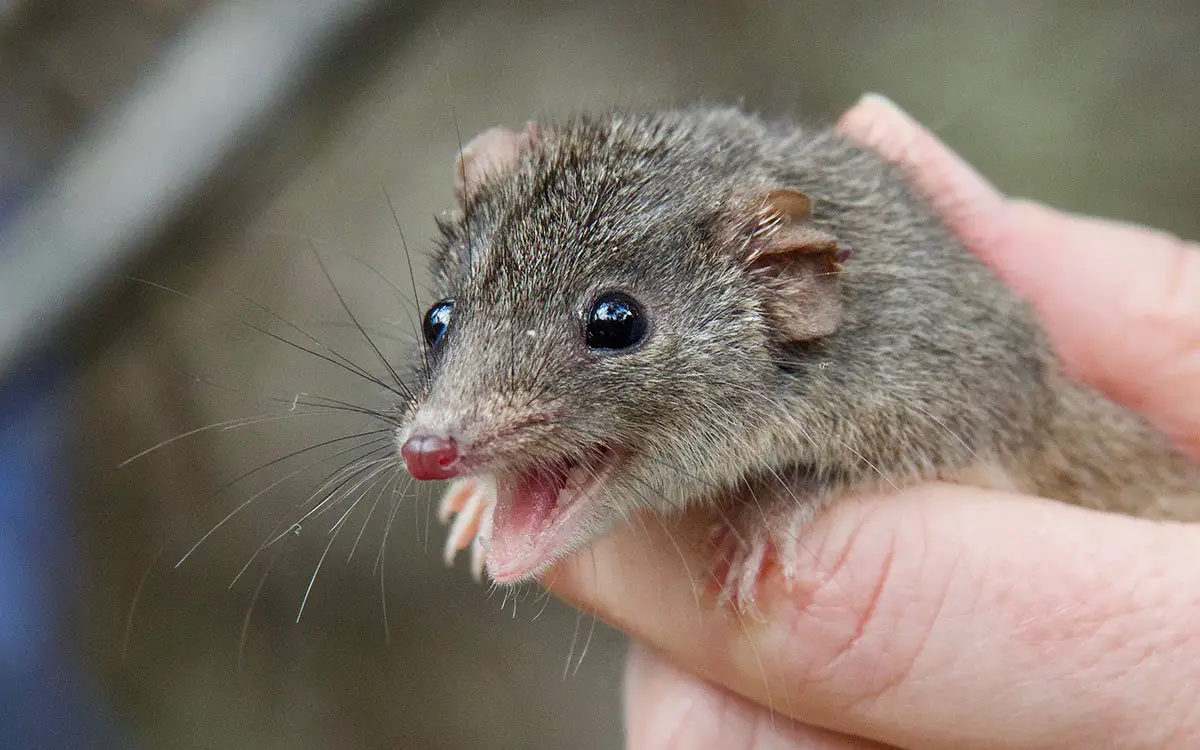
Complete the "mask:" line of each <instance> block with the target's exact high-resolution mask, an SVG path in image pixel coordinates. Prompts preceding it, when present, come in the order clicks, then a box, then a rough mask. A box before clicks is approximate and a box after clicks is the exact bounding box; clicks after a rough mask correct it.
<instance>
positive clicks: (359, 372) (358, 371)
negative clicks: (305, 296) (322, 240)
mask: <svg viewBox="0 0 1200 750" xmlns="http://www.w3.org/2000/svg"><path fill="white" fill-rule="evenodd" d="M125 278H126V279H128V280H129V281H133V282H136V283H139V284H145V285H146V286H150V287H153V288H155V289H158V290H161V291H164V292H167V293H169V294H174V295H177V296H179V297H182V298H183V299H186V300H188V301H190V302H193V303H195V304H197V305H200V306H202V307H204V308H206V309H208V310H209V311H211V312H213V313H217V310H216V308H214V307H213V306H212V305H210V304H209V303H207V302H205V301H203V300H201V299H200V298H198V297H195V296H193V295H190V294H185V293H183V292H181V291H179V290H177V289H172V288H171V287H169V286H166V285H164V284H159V283H156V282H153V281H149V280H147V279H140V278H138V277H136V276H126V277H125ZM225 318H226V320H230V321H232V322H235V323H240V324H241V325H244V326H246V327H248V328H250V329H252V330H255V331H258V332H259V333H261V334H263V335H264V336H268V337H270V338H272V339H274V340H276V341H278V342H280V343H282V344H286V345H287V346H290V347H292V348H294V349H298V350H299V351H302V352H304V353H306V354H311V355H312V356H314V357H316V358H317V359H320V360H323V361H325V362H328V363H329V364H331V365H334V366H335V367H339V368H341V369H343V370H345V371H346V372H349V373H351V374H353V375H355V376H357V377H360V378H362V379H364V380H366V381H368V382H370V383H373V384H375V385H377V386H379V387H380V388H383V389H384V390H387V391H391V392H392V393H393V394H395V395H396V396H399V397H400V398H403V399H406V400H411V399H412V395H411V394H410V393H405V392H402V391H398V390H396V389H395V388H393V387H392V386H390V385H388V384H387V383H386V382H384V381H383V380H381V379H380V378H377V377H375V376H374V375H372V374H371V373H370V372H368V371H367V370H364V369H363V368H361V367H359V366H358V365H356V364H354V363H353V362H351V361H350V360H349V359H347V358H346V357H344V356H343V355H341V354H338V353H337V352H334V351H333V350H332V349H329V347H327V346H324V345H321V346H322V348H324V349H326V350H328V351H331V352H333V354H334V355H335V356H337V357H339V358H340V359H341V360H344V361H339V360H338V359H334V358H333V357H331V356H329V355H326V354H322V353H320V352H317V351H314V350H312V349H309V348H308V347H306V346H303V345H301V344H297V343H296V342H295V341H292V340H291V339H288V338H285V337H283V336H280V335H279V334H277V333H274V332H273V331H269V330H267V329H265V328H263V327H262V326H257V325H254V324H253V323H251V322H249V321H246V320H242V319H241V318H238V317H234V316H225ZM302 332H303V331H302ZM305 335H308V334H305ZM310 338H311V337H310ZM318 343H319V342H318Z"/></svg>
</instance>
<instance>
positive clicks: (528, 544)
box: [487, 449, 616, 583]
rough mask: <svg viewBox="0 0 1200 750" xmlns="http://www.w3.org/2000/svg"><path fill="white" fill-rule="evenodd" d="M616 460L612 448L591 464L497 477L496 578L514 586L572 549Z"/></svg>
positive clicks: (491, 549) (492, 550)
mask: <svg viewBox="0 0 1200 750" xmlns="http://www.w3.org/2000/svg"><path fill="white" fill-rule="evenodd" d="M615 462H616V457H615V454H614V453H613V452H612V451H611V450H608V449H601V450H600V451H599V452H598V453H596V454H595V455H594V457H592V458H589V459H588V460H586V461H579V460H572V461H563V462H561V463H559V464H557V465H554V466H550V467H545V468H539V469H531V470H529V471H525V472H522V473H518V474H514V475H509V476H501V477H497V481H496V507H495V509H494V511H493V516H492V534H491V539H490V541H489V545H488V552H487V569H488V574H489V575H490V576H491V578H492V579H494V580H496V581H499V582H501V583H512V582H515V581H519V580H521V579H523V578H527V577H529V576H531V575H535V574H537V573H540V572H543V571H542V569H543V568H545V567H548V565H549V564H550V563H551V562H553V561H554V556H555V555H556V554H560V553H561V552H563V551H565V550H566V549H567V548H569V547H570V546H571V542H572V541H573V540H574V539H575V538H578V536H579V533H578V532H579V526H580V523H581V522H582V521H583V520H584V519H585V518H586V516H587V513H586V511H587V509H588V508H589V507H591V506H592V505H593V502H594V500H595V499H596V498H597V497H599V496H600V490H601V488H602V487H603V486H604V482H605V480H606V479H607V477H608V476H609V473H610V472H611V471H612V469H613V466H614V465H615Z"/></svg>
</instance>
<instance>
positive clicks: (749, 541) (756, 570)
mask: <svg viewBox="0 0 1200 750" xmlns="http://www.w3.org/2000/svg"><path fill="white" fill-rule="evenodd" d="M812 515H813V512H812V506H811V505H808V504H804V505H800V506H796V505H793V504H781V505H780V506H779V507H776V508H772V509H771V510H770V511H768V512H765V513H764V512H763V510H762V509H760V508H758V507H751V508H741V509H739V510H737V511H735V512H734V514H733V517H732V518H726V519H724V520H722V521H720V522H718V523H716V524H714V525H713V527H712V529H711V530H710V532H709V541H710V543H711V544H712V546H713V549H714V551H715V564H714V565H713V579H714V584H715V588H716V594H717V606H718V607H728V606H733V607H736V608H737V609H738V610H739V611H740V612H742V613H745V614H752V615H753V614H757V613H758V606H757V598H758V592H759V586H760V584H761V583H762V581H763V579H764V578H765V577H766V575H767V574H768V573H769V572H770V571H771V570H772V568H774V567H776V566H778V567H779V568H781V569H782V573H783V577H784V579H785V581H789V582H790V581H791V580H792V579H794V578H795V577H796V571H797V569H798V550H799V545H800V541H799V537H800V532H801V530H802V528H803V526H804V524H805V523H807V522H808V521H809V519H811V518H812Z"/></svg>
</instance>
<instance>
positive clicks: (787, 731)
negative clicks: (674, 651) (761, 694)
mask: <svg viewBox="0 0 1200 750" xmlns="http://www.w3.org/2000/svg"><path fill="white" fill-rule="evenodd" d="M625 747H626V748H627V749H628V750H650V748H653V749H654V750H667V749H670V750H692V749H693V748H694V749H696V750H700V749H703V750H708V749H709V748H714V747H719V748H722V749H723V750H886V748H885V747H884V746H883V745H880V744H878V743H875V742H871V741H870V740H864V739H861V738H856V737H848V736H846V735H841V734H836V733H833V732H829V731H827V730H824V729H817V728H815V727H807V726H804V725H802V724H797V723H796V722H794V721H792V720H791V719H789V718H787V717H786V716H781V715H775V714H771V713H770V712H768V711H767V710H766V709H765V708H763V707H762V706H761V705H758V704H755V703H751V702H750V701H747V700H746V699H745V698H742V697H740V696H738V695H734V694H733V693H730V692H729V691H727V690H723V689H721V688H719V687H717V686H716V685H713V684H712V683H710V682H705V681H703V680H701V679H699V678H697V677H695V676H693V675H692V674H690V673H688V672H685V671H683V670H681V669H679V668H677V667H675V666H674V665H672V664H670V663H669V662H667V661H665V660H664V659H662V658H661V657H660V656H658V655H657V654H655V653H654V652H652V651H651V650H649V649H647V648H645V647H644V646H640V645H638V644H636V643H635V644H634V646H633V648H632V650H631V651H630V654H629V661H628V662H627V664H626V670H625Z"/></svg>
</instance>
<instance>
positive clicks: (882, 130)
mask: <svg viewBox="0 0 1200 750" xmlns="http://www.w3.org/2000/svg"><path fill="white" fill-rule="evenodd" d="M916 128H918V125H917V123H916V121H915V120H913V119H912V117H911V116H909V114H908V113H907V112H905V111H904V110H903V109H901V108H900V107H899V106H897V105H896V103H895V102H893V101H892V100H891V99H888V98H887V97H886V96H884V95H883V94H879V93H876V92H873V91H869V92H867V93H865V94H863V95H862V96H861V97H860V98H859V100H858V101H857V102H856V103H855V104H854V106H853V107H851V108H850V109H848V110H846V112H845V113H844V114H843V115H842V116H841V118H840V119H839V120H838V130H840V131H841V132H842V133H843V134H845V135H846V136H848V137H849V138H851V139H852V140H854V141H855V142H857V143H858V144H859V145H862V146H866V147H867V148H870V149H872V150H874V151H877V152H879V153H880V154H881V155H883V156H884V157H885V158H887V159H889V160H893V159H899V158H900V157H901V156H902V154H903V149H902V148H901V147H902V146H903V144H904V142H905V140H906V139H907V138H909V137H911V136H912V134H913V133H914V131H915V130H916Z"/></svg>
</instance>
